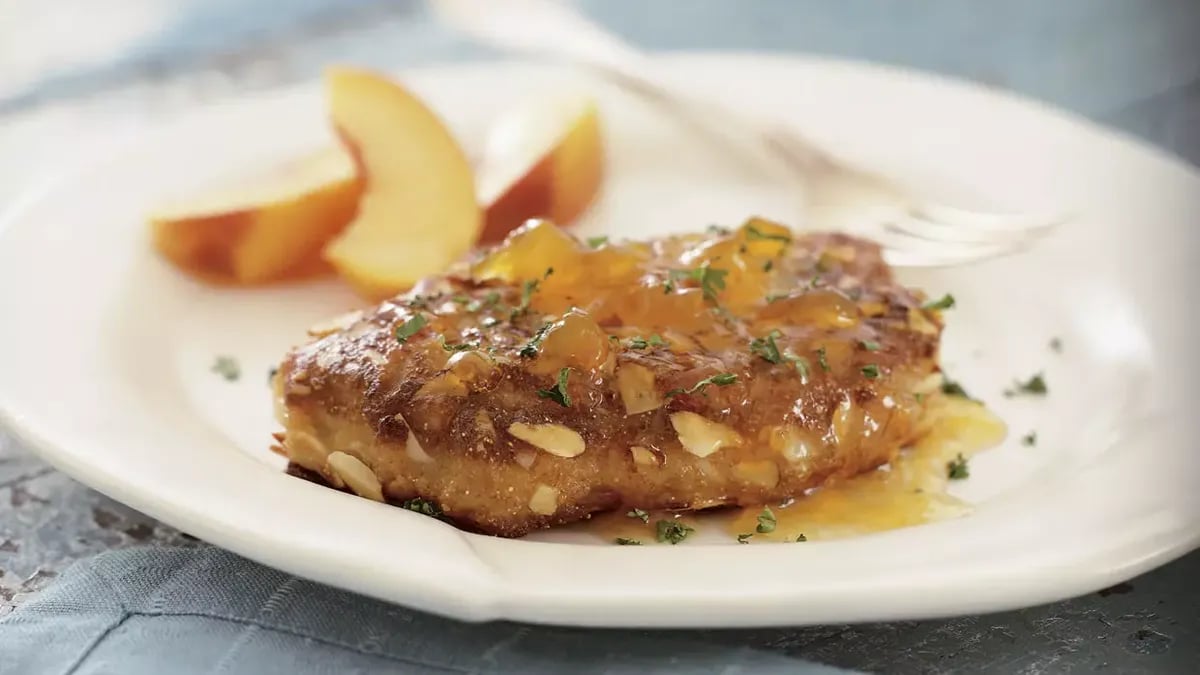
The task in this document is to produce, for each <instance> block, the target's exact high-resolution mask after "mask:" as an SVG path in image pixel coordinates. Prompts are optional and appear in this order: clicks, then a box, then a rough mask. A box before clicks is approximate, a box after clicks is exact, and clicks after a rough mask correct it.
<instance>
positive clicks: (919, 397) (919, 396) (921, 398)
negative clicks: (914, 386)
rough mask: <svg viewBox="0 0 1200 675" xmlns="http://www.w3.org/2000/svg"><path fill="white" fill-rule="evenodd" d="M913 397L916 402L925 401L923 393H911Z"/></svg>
mask: <svg viewBox="0 0 1200 675" xmlns="http://www.w3.org/2000/svg"><path fill="white" fill-rule="evenodd" d="M913 399H915V400H916V402H917V404H918V405H920V404H921V403H924V402H925V393H924V392H920V391H918V392H916V393H915V394H913Z"/></svg>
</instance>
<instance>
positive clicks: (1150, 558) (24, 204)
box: [0, 51, 1200, 627]
mask: <svg viewBox="0 0 1200 675" xmlns="http://www.w3.org/2000/svg"><path fill="white" fill-rule="evenodd" d="M730 57H733V58H747V59H751V60H762V59H767V60H773V61H780V62H783V63H785V64H801V65H806V66H814V65H816V66H830V65H833V66H835V67H843V68H845V67H849V68H850V69H851V70H860V71H861V70H863V69H866V70H873V71H876V73H874V74H873V75H875V76H882V77H887V78H894V77H896V76H897V75H902V76H904V77H906V78H913V77H915V78H917V79H918V80H927V81H931V82H934V83H935V84H937V85H939V86H941V87H946V86H948V87H950V88H951V89H955V90H962V88H963V87H964V86H965V87H966V88H967V89H968V90H971V91H974V92H979V93H984V94H987V95H989V96H997V97H999V98H1002V99H1008V100H1010V101H1015V102H1017V103H1019V104H1023V105H1029V104H1032V105H1033V106H1034V110H1035V112H1037V113H1038V114H1039V115H1046V114H1049V115H1052V116H1054V117H1057V118H1059V119H1060V120H1064V121H1066V122H1068V123H1070V124H1073V125H1082V126H1084V127H1086V128H1088V129H1089V130H1091V131H1098V132H1100V133H1101V134H1102V135H1103V136H1106V137H1108V138H1110V139H1114V140H1118V141H1121V142H1122V143H1125V144H1130V145H1131V146H1133V149H1136V150H1137V151H1138V152H1140V153H1143V154H1145V153H1147V152H1150V153H1152V154H1153V155H1155V156H1156V158H1159V159H1162V160H1165V161H1167V162H1170V163H1172V164H1175V165H1176V166H1177V167H1178V168H1180V169H1182V170H1184V171H1186V172H1187V173H1188V174H1189V175H1191V176H1193V177H1195V178H1197V179H1200V174H1198V173H1197V172H1196V170H1195V168H1194V167H1192V166H1191V165H1189V164H1187V163H1186V162H1184V161H1183V160H1182V159H1180V158H1178V157H1176V156H1174V155H1172V154H1171V153H1169V152H1166V151H1164V150H1162V149H1160V148H1158V147H1155V146H1151V145H1149V144H1146V143H1143V142H1141V141H1137V140H1136V139H1133V137H1131V136H1128V135H1126V134H1124V133H1123V132H1119V131H1116V130H1111V129H1107V128H1103V127H1100V126H1099V125H1096V124H1095V123H1093V122H1090V121H1089V120H1087V119H1086V118H1083V117H1081V116H1077V115H1075V114H1074V113H1070V112H1067V111H1062V110H1059V109H1056V108H1053V107H1050V106H1048V105H1046V104H1043V103H1039V102H1037V101H1031V100H1029V99H1025V98H1024V97H1021V96H1018V95H1013V94H1009V93H1006V92H998V91H994V90H990V89H987V88H984V87H980V86H979V85H978V84H975V83H970V82H966V81H963V80H958V79H955V78H949V77H945V76H940V75H931V74H927V73H923V72H918V71H912V70H908V69H905V68H899V67H895V66H886V65H880V64H874V63H867V64H863V63H860V62H855V61H847V60H843V59H832V58H824V57H816V58H809V57H807V56H799V55H780V54H759V53H748V52H723V51H697V52H688V53H686V54H673V55H671V56H669V57H666V59H667V60H674V61H684V62H687V61H694V60H696V59H700V60H703V59H727V58H730ZM513 65H518V66H526V65H533V66H534V67H535V68H536V67H538V66H536V65H535V64H529V63H528V62H524V61H512V62H509V61H504V62H467V63H451V64H435V65H429V66H422V67H417V68H409V69H404V70H402V71H400V73H401V74H411V73H417V72H419V73H424V74H428V73H430V72H437V71H438V70H441V69H444V70H463V69H482V70H493V69H497V68H499V69H504V68H510V67H512V66H513ZM318 86H319V85H318V84H315V83H313V82H304V83H299V84H293V85H289V86H287V87H280V88H274V89H270V90H265V91H259V92H253V93H251V94H249V95H244V96H237V97H234V98H233V99H231V100H229V101H222V102H218V103H216V104H209V105H202V106H198V107H197V108H198V109H196V110H191V111H189V112H188V113H185V114H183V115H181V116H179V117H177V118H174V119H171V120H167V121H164V122H161V123H158V124H156V125H155V126H154V128H153V129H152V130H151V131H150V133H148V134H145V135H144V136H140V137H138V138H130V139H127V142H124V143H119V144H114V146H113V147H111V148H107V149H105V150H104V151H101V152H96V153H94V154H93V155H92V156H90V157H88V158H86V159H84V160H83V161H80V162H78V163H77V165H76V166H75V167H74V169H73V170H68V171H64V172H63V173H60V174H57V175H55V176H51V177H49V178H47V179H45V180H44V181H43V182H42V184H41V185H40V186H38V185H34V186H31V187H30V188H29V189H27V190H25V191H23V192H22V193H21V196H20V197H18V198H17V199H16V200H14V202H13V203H12V204H11V206H10V207H9V208H8V209H6V210H5V211H4V212H3V213H0V234H3V233H4V232H5V231H7V230H8V229H9V227H11V226H14V225H15V224H17V223H20V222H21V220H22V216H23V214H24V213H26V212H27V211H29V210H31V209H33V208H34V207H35V206H36V205H37V204H38V203H40V202H41V201H42V200H43V199H45V198H47V197H48V196H50V195H53V194H54V193H55V191H56V189H57V188H59V187H61V186H63V185H67V184H70V182H71V180H72V179H75V178H77V177H79V176H81V175H86V174H87V173H88V172H89V171H90V170H94V169H95V168H96V167H97V166H98V165H103V164H104V163H105V162H108V161H115V160H117V159H119V158H120V157H122V156H124V155H126V154H127V153H128V152H129V151H130V150H131V149H132V148H134V147H140V146H141V145H142V144H143V143H146V142H147V140H146V139H147V137H149V138H153V137H154V136H155V135H157V134H167V133H169V132H170V131H171V130H172V129H174V128H177V127H180V126H183V125H185V124H186V123H187V122H188V121H189V120H192V119H197V118H199V117H200V116H202V115H203V114H204V111H205V110H206V109H209V108H211V107H213V106H214V105H215V106H220V105H224V104H228V103H233V104H236V105H248V106H258V105H263V104H264V101H267V100H270V99H278V98H288V97H291V96H297V95H301V96H303V95H305V92H308V91H311V90H313V89H314V88H316V87H318ZM5 390H6V388H5V387H4V386H3V384H2V383H0V426H3V427H4V428H5V429H6V430H8V431H9V432H10V433H11V434H12V435H13V436H14V437H15V438H16V439H17V440H18V441H19V442H21V443H23V444H24V446H25V447H28V448H30V449H31V450H33V451H34V452H36V453H37V454H38V455H39V457H41V458H42V459H44V460H46V461H47V462H49V463H50V464H52V465H53V466H55V467H56V468H58V469H60V470H62V471H64V473H67V474H68V475H70V476H72V477H73V478H75V479H77V480H80V481H81V482H83V483H85V484H86V485H89V486H93V487H94V489H97V490H99V491H100V492H102V493H104V494H106V495H109V496H112V497H113V498H114V499H117V500H118V501H122V502H124V503H128V504H130V505H132V506H134V507H135V508H138V509H139V510H142V511H144V512H146V513H148V514H150V515H152V516H154V517H156V518H160V519H162V520H163V521H164V522H168V523H170V524H172V525H175V526H177V527H180V528H181V529H185V530H186V531H189V532H193V533H196V534H200V535H203V536H202V538H204V539H205V540H207V541H210V542H213V543H215V544H217V545H222V546H226V545H227V546H228V548H230V549H231V550H234V551H237V552H239V554H240V555H246V556H247V557H250V558H252V559H255V560H259V561H260V562H264V563H266V564H268V565H271V566H274V567H279V568H281V569H287V570H289V571H291V572H293V573H296V574H299V575H301V576H306V577H308V578H316V579H319V580H321V581H324V582H326V583H334V584H335V585H338V586H341V587H344V588H349V589H350V590H354V591H358V592H361V593H365V594H369V595H374V596H376V597H384V598H385V599H388V600H391V601H396V602H400V600H398V599H397V598H395V597H388V596H386V595H383V596H381V595H380V592H379V590H378V588H377V587H375V586H373V585H372V584H369V583H365V582H362V581H356V580H354V579H352V578H347V577H346V575H341V576H340V577H338V578H333V579H331V575H329V574H327V573H325V571H323V570H319V569H311V568H310V566H306V565H303V564H300V563H299V562H295V561H288V560H284V559H283V557H281V555H280V553H286V552H280V551H276V552H274V553H273V554H268V553H262V552H259V551H256V552H253V553H251V552H248V551H246V550H244V549H245V547H244V546H243V545H242V544H243V542H238V541H237V537H236V536H234V535H231V534H230V533H229V532H227V531H222V530H221V527H223V524H220V523H215V522H205V521H204V520H203V519H196V518H193V517H192V516H193V515H195V514H192V513H189V512H188V510H187V509H183V510H179V509H178V507H177V506H176V507H175V508H171V507H172V505H171V504H169V503H167V502H161V501H160V500H157V499H156V497H155V496H154V495H152V494H134V493H131V492H130V488H129V486H128V484H127V483H121V482H120V481H119V480H118V479H117V477H115V476H107V475H100V476H98V475H97V472H96V471H95V470H94V468H93V469H92V470H90V471H89V467H88V466H87V465H86V464H85V463H82V462H79V461H78V460H79V459H80V458H79V457H77V456H75V455H73V454H72V453H71V452H70V451H67V450H65V448H63V447H59V446H58V445H57V444H55V443H53V442H52V441H50V440H49V439H48V438H46V437H44V436H43V434H41V433H40V432H39V431H38V430H37V429H34V428H33V427H31V426H28V425H26V424H24V420H23V418H24V417H25V416H24V415H22V414H20V413H19V412H16V411H17V410H18V409H19V405H20V404H19V395H17V393H16V392H10V393H9V395H7V396H6V395H5ZM102 473H103V472H102ZM97 478H99V479H100V480H97ZM314 494H315V493H314ZM330 496H332V495H330ZM156 501H159V502H160V503H155V502H156ZM164 514H165V515H166V517H163V515H164ZM181 523H182V525H181ZM423 525H429V526H430V527H433V526H436V524H435V523H425V524H423ZM1185 534H1186V535H1187V536H1182V537H1176V538H1175V539H1174V540H1173V541H1172V542H1171V543H1161V544H1160V545H1158V546H1156V547H1154V548H1153V550H1149V551H1145V552H1144V555H1142V556H1140V557H1137V559H1136V560H1132V561H1130V562H1129V563H1128V564H1126V565H1123V566H1118V567H1113V568H1108V569H1104V570H1090V569H1073V570H1072V571H1071V576H1070V577H1069V580H1070V582H1071V583H1070V584H1063V583H1062V579H1061V578H1058V579H1056V584H1055V586H1056V587H1057V588H1058V589H1059V590H1057V591H1054V592H1051V589H1049V588H1045V587H1044V585H1045V584H1044V581H1045V578H1044V576H1043V577H1039V576H1038V575H1037V574H1035V573H1034V572H1036V570H1032V569H1031V570H1029V574H1030V576H1029V577H1028V578H1022V579H1018V578H1017V577H1015V576H1014V577H1011V580H1012V581H1020V584H1019V585H1020V586H1021V587H1022V588H1021V589H1020V590H1022V591H1023V594H1022V592H1014V591H1017V590H1018V588H1014V587H1008V588H1005V589H1004V597H1002V598H995V599H993V601H992V602H991V603H989V604H988V605H987V609H989V610H999V609H1008V608H1014V607H1019V606H1026V605H1028V604H1030V602H1031V600H1030V598H1031V597H1034V599H1033V600H1032V601H1034V602H1042V601H1051V600H1057V599H1061V598H1065V597H1071V596H1074V595H1077V594H1078V593H1080V592H1087V591H1089V590H1095V589H1097V588H1102V587H1104V586H1107V585H1110V584H1112V583H1116V582H1118V581H1121V580H1123V579H1126V578H1129V577H1130V576H1132V575H1133V574H1137V573H1140V572H1142V571H1145V570H1148V569H1151V568H1153V567H1155V566H1157V565H1159V564H1162V563H1164V562H1166V561H1169V560H1171V559H1174V558H1175V557H1178V556H1180V555H1182V554H1184V553H1186V552H1187V551H1189V550H1192V549H1194V548H1196V547H1198V546H1200V525H1198V526H1197V527H1195V528H1193V529H1192V531H1190V532H1187V533H1185ZM470 536H474V535H465V536H462V535H461V533H457V538H459V539H464V541H465V546H466V548H468V549H470V550H473V551H475V552H476V553H478V552H479V549H480V548H487V547H488V544H487V543H486V542H485V543H484V544H483V545H482V547H481V546H479V545H477V544H478V542H475V541H472V540H470V539H469V538H468V537H470ZM225 542H231V543H229V544H226V543H225ZM525 543H526V544H528V545H532V546H563V544H552V543H543V542H525ZM818 545H819V544H818ZM660 548H662V549H663V550H662V551H658V553H659V554H661V553H664V552H666V551H669V550H670V549H668V548H667V547H660ZM713 548H716V547H713ZM721 548H729V547H721ZM755 548H759V547H755ZM735 550H737V549H735ZM260 553H261V555H260ZM637 553H638V554H642V555H645V554H646V553H649V551H646V552H637ZM483 557H484V559H485V560H484V563H485V567H486V564H487V559H486V556H483ZM309 562H310V563H311V562H312V561H311V560H310V561H309ZM492 579H493V581H494V582H500V583H497V585H496V586H495V587H493V588H492V589H491V592H482V593H481V594H480V595H479V596H477V597H476V598H475V599H474V600H473V601H464V599H463V597H462V594H461V593H453V592H446V591H444V589H440V588H436V589H435V588H426V589H425V593H424V594H423V595H420V597H416V596H414V597H412V598H406V599H404V600H403V603H404V604H406V605H409V606H414V607H418V608H420V609H424V610H428V611H433V612H436V613H439V614H445V615H449V616H454V617H456V618H463V619H468V620H488V619H499V618H511V619H516V620H522V621H532V622H547V623H566V624H571V625H591V626H642V625H645V626H681V627H682V626H689V627H700V626H735V625H736V626H755V625H779V624H781V623H795V622H796V620H797V618H798V617H795V616H792V615H786V612H785V613H784V614H785V615H774V616H773V615H770V614H768V613H767V612H759V613H756V614H757V616H756V615H748V614H745V613H737V612H733V611H732V610H733V609H734V608H732V607H730V606H729V605H728V602H729V601H730V600H729V599H724V600H722V599H721V598H720V597H716V598H714V599H710V600H707V601H706V602H709V603H710V605H709V606H707V607H706V608H705V609H708V610H711V611H713V612H718V611H731V613H732V614H735V615H736V616H725V617H719V618H720V619H722V620H718V621H715V622H714V621H711V620H710V619H713V618H718V617H714V616H710V615H709V614H708V613H707V612H704V611H697V608H696V606H695V605H692V606H690V607H689V608H688V609H687V610H686V611H679V612H674V613H668V614H670V615H671V616H674V617H675V618H674V619H670V618H666V617H665V616H664V615H654V614H651V615H647V616H648V618H650V619H651V620H650V621H648V622H646V623H639V622H637V621H636V620H635V621H629V620H624V619H627V618H628V614H629V612H628V611H626V612H625V613H624V614H625V616H624V619H622V618H621V617H613V616H608V615H606V613H605V612H603V611H598V612H594V613H590V618H591V619H593V620H589V612H588V611H587V609H586V607H585V608H584V609H583V610H582V611H580V609H579V608H578V607H577V606H574V605H571V604H570V603H571V602H574V601H573V600H568V601H567V604H566V605H565V606H564V605H561V604H555V603H552V602H550V601H549V600H550V599H547V598H541V597H537V596H536V595H535V596H534V597H533V599H532V601H533V602H542V603H544V604H542V605H541V606H540V607H532V611H531V606H530V605H529V604H527V603H529V602H530V600H529V598H528V597H526V600H525V601H524V602H525V603H526V604H523V603H522V601H521V597H522V596H520V595H519V594H513V593H512V591H513V589H511V588H510V589H503V588H502V586H503V584H502V582H503V579H501V578H500V577H493V578H492ZM1039 580H1041V581H1042V582H1043V584H1041V585H1039V584H1038V583H1037V582H1038V581H1039ZM1035 589H1036V592H1035ZM434 590H436V591H439V592H437V593H432V592H430V591H434ZM500 590H507V591H508V592H505V593H500V592H497V591H500ZM1002 600H1008V604H1006V603H1005V602H1003V601H1002ZM572 607H574V610H575V611H573V612H572ZM930 609H932V610H933V611H932V612H929V613H926V612H922V611H920V610H917V611H906V610H898V613H894V614H890V615H889V614H887V613H886V612H884V613H881V614H875V615H872V616H870V617H869V618H866V619H857V620H886V619H894V618H901V617H932V616H944V615H947V614H953V613H960V612H959V611H950V612H946V611H938V610H937V609H935V608H930ZM688 613H694V614H693V615H691V616H688ZM568 615H569V616H570V618H569V619H568V618H566V617H567V616H568ZM760 617H761V619H760ZM613 619H616V621H614V620H613ZM729 619H733V620H732V621H731V620H729ZM799 620H800V621H801V622H805V619H803V618H802V617H799ZM817 620H819V621H821V622H825V621H830V620H845V621H853V620H856V619H854V618H841V619H839V618H836V617H835V618H834V619H829V618H828V617H826V616H825V615H823V616H821V617H817Z"/></svg>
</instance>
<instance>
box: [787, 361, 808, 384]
mask: <svg viewBox="0 0 1200 675" xmlns="http://www.w3.org/2000/svg"><path fill="white" fill-rule="evenodd" d="M787 360H788V361H791V362H792V365H793V366H795V368H796V372H797V373H800V384H808V377H809V365H808V359H806V358H804V357H803V356H796V355H795V354H788V355H787Z"/></svg>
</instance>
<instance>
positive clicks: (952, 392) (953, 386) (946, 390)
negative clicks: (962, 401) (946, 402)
mask: <svg viewBox="0 0 1200 675" xmlns="http://www.w3.org/2000/svg"><path fill="white" fill-rule="evenodd" d="M942 393H943V394H945V395H947V396H961V397H963V398H967V399H969V398H971V395H970V394H968V393H967V390H966V389H963V386H962V385H961V384H959V383H957V382H955V381H954V380H943V381H942Z"/></svg>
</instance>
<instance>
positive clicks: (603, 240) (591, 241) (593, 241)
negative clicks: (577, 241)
mask: <svg viewBox="0 0 1200 675" xmlns="http://www.w3.org/2000/svg"><path fill="white" fill-rule="evenodd" d="M607 243H608V237H606V236H604V235H601V236H599V237H588V238H587V245H588V248H600V247H601V246H603V245H605V244H607Z"/></svg>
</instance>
